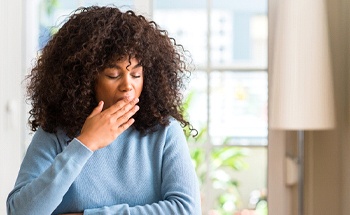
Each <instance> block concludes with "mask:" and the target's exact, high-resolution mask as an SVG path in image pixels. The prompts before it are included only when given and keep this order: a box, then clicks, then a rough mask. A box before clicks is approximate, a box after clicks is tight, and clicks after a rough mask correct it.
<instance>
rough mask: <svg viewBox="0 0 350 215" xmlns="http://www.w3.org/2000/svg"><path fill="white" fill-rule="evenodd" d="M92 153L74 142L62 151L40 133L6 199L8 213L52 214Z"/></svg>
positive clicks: (52, 137) (49, 136)
mask: <svg viewBox="0 0 350 215" xmlns="http://www.w3.org/2000/svg"><path fill="white" fill-rule="evenodd" d="M92 153H93V152H92V151H90V150H89V149H88V148H86V147H85V146H84V145H83V144H81V143H80V142H79V141H78V140H77V139H73V140H72V141H71V142H70V143H69V145H68V146H67V147H64V149H63V150H62V145H60V143H59V141H58V138H57V136H56V135H54V134H49V133H46V132H44V131H43V130H42V129H39V130H38V131H37V132H36V133H35V135H34V137H33V140H32V142H31V144H30V146H29V147H28V150H27V153H26V155H25V157H24V159H23V162H22V165H21V168H20V171H19V174H18V177H17V181H16V184H15V187H14V189H13V190H12V191H11V192H10V194H9V196H8V198H7V213H8V214H11V215H16V214H36V215H40V214H43V215H44V214H45V215H47V214H51V213H52V212H53V211H54V210H55V209H56V207H57V206H58V205H59V204H60V202H61V201H62V198H63V196H64V195H65V193H66V192H67V190H68V189H69V187H70V186H71V184H72V183H73V181H74V180H75V178H76V177H77V176H78V175H79V173H80V172H81V169H82V168H83V166H84V164H85V163H86V162H87V160H88V159H89V158H90V156H91V155H92Z"/></svg>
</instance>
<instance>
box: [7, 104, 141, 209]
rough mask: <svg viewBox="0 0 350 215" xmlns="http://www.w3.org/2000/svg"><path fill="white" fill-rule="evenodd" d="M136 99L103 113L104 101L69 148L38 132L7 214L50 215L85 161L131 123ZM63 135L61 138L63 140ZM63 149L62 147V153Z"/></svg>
mask: <svg viewBox="0 0 350 215" xmlns="http://www.w3.org/2000/svg"><path fill="white" fill-rule="evenodd" d="M137 101H138V100H137V99H134V100H132V101H127V100H122V101H119V102H117V103H116V104H114V105H112V106H111V107H110V108H108V109H106V110H104V111H103V112H102V109H103V102H100V103H99V105H98V106H97V107H96V108H95V109H94V110H93V112H92V113H91V114H90V116H89V117H88V118H87V119H86V121H85V123H84V125H83V128H82V130H81V134H80V136H79V137H78V138H77V139H73V140H72V141H71V142H70V143H69V145H68V146H66V143H65V141H64V140H61V143H60V142H59V137H58V136H56V135H55V134H50V133H47V132H44V131H43V130H42V129H39V130H38V131H37V132H36V133H35V135H34V137H33V140H32V143H31V144H30V146H29V148H28V150H27V154H26V156H25V158H24V160H23V162H22V165H21V169H20V172H19V175H18V178H17V181H16V185H15V188H14V189H13V191H12V192H11V193H10V194H9V196H8V199H7V213H8V214H51V213H52V212H53V211H54V210H55V209H56V207H57V206H58V205H59V204H60V203H61V201H62V198H63V196H64V195H65V193H66V192H67V191H68V189H69V187H70V186H71V184H72V183H73V182H74V180H75V179H76V177H77V176H78V175H79V174H80V172H81V170H82V168H83V167H84V165H85V163H86V162H87V160H88V159H89V158H90V156H91V155H92V154H93V151H94V150H98V149H100V148H103V147H105V146H107V145H109V144H110V143H111V142H112V141H113V140H114V139H115V138H117V136H118V135H119V134H121V133H122V132H124V131H125V130H126V129H127V128H128V127H130V126H131V124H132V123H133V119H131V118H130V117H131V116H132V115H134V114H135V112H136V111H137V110H138V107H137V106H136V103H137ZM63 136H65V135H62V137H63ZM62 148H65V149H64V150H62Z"/></svg>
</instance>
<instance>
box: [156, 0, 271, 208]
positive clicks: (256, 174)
mask: <svg viewBox="0 0 350 215" xmlns="http://www.w3.org/2000/svg"><path fill="white" fill-rule="evenodd" d="M153 3H154V10H153V18H154V20H155V21H156V22H157V23H158V24H159V25H160V26H161V27H162V28H163V29H166V30H167V31H168V32H169V35H170V36H172V37H174V38H175V39H176V41H177V43H180V44H182V45H184V47H185V49H187V50H189V51H190V53H191V54H192V58H193V61H194V63H195V64H196V70H195V71H194V73H193V75H192V80H191V82H190V85H189V90H188V92H187V97H186V98H187V100H186V102H187V103H188V108H187V111H188V117H189V119H190V121H191V122H192V123H193V125H194V127H195V128H196V129H198V130H199V133H200V135H199V136H198V137H197V138H196V139H193V138H191V137H189V139H188V140H189V142H190V147H191V152H192V158H193V161H194V164H195V166H196V170H197V174H198V176H199V179H200V181H201V191H202V201H203V202H202V205H203V213H204V214H208V213H210V214H212V213H213V214H234V213H235V212H237V211H242V210H243V209H252V210H255V209H256V213H259V214H266V213H267V209H266V184H267V135H268V134H267V131H268V129H267V89H268V88H267V0H248V1H238V0H234V1H232V0H230V1H229V0H216V1H206V0H194V1H185V0H179V1H163V0H154V1H153Z"/></svg>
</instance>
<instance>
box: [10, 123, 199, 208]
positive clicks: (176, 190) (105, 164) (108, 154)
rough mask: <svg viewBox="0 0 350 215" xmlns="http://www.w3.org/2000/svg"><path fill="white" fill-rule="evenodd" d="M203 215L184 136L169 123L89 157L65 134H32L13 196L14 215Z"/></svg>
mask: <svg viewBox="0 0 350 215" xmlns="http://www.w3.org/2000/svg"><path fill="white" fill-rule="evenodd" d="M69 212H70V213H72V212H80V213H82V212H84V214H138V215H139V214H162V215H163V214H164V215H168V214H169V215H170V214H176V215H184V214H194V215H197V214H201V208H200V197H199V189H198V183H197V177H196V174H195V171H194V168H193V165H192V162H191V159H190V156H189V151H188V147H187V143H186V139H185V137H184V134H183V130H182V128H181V126H180V125H179V123H178V122H177V121H175V120H171V122H170V125H168V126H166V127H161V126H159V129H158V130H157V131H156V132H153V133H149V134H147V135H142V134H140V133H139V132H138V131H137V130H135V129H134V128H133V127H130V128H129V129H127V130H126V131H124V132H123V133H122V134H121V135H120V136H119V137H118V138H117V139H116V140H114V141H113V142H112V143H111V144H110V145H108V146H107V147H105V148H102V149H99V150H97V151H95V152H93V151H91V150H89V149H88V148H87V147H85V145H83V144H82V143H81V142H79V140H78V139H76V138H74V139H73V140H71V139H69V138H68V137H67V136H66V135H65V134H64V133H63V132H57V133H55V134H53V133H48V132H45V131H43V130H42V129H41V128H39V129H38V131H37V132H36V133H35V134H34V136H33V139H32V142H31V144H30V145H29V147H28V150H27V153H26V155H25V157H24V160H23V162H22V165H21V168H20V171H19V174H18V177H17V180H16V183H15V187H14V189H13V190H12V191H11V193H10V194H9V196H8V199H7V213H8V214H11V215H17V214H18V215H23V214H26V215H30V214H35V215H41V214H43V215H48V214H61V213H69Z"/></svg>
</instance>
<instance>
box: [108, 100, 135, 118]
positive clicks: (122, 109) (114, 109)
mask: <svg viewBox="0 0 350 215" xmlns="http://www.w3.org/2000/svg"><path fill="white" fill-rule="evenodd" d="M138 101H139V99H138V98H134V99H132V100H127V99H123V100H121V101H118V102H117V103H115V104H114V105H112V106H111V107H110V108H109V109H108V112H106V113H109V114H111V115H112V114H113V115H115V114H116V115H117V117H118V118H119V117H120V116H122V115H123V114H125V113H126V112H128V111H129V110H130V109H132V108H133V107H134V106H135V105H136V104H137V103H138Z"/></svg>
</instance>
